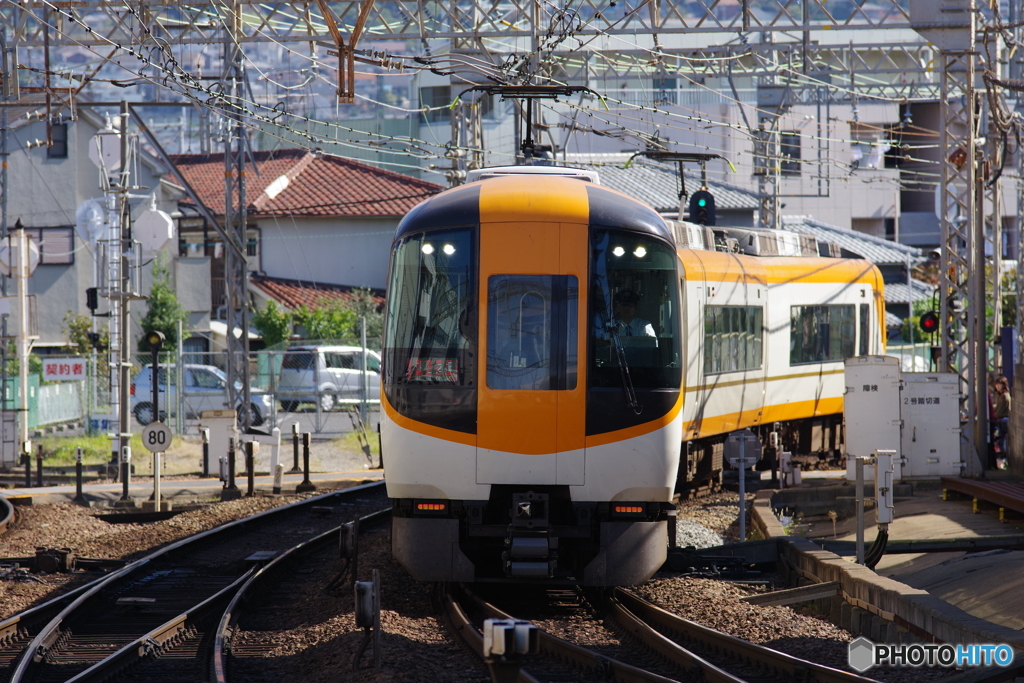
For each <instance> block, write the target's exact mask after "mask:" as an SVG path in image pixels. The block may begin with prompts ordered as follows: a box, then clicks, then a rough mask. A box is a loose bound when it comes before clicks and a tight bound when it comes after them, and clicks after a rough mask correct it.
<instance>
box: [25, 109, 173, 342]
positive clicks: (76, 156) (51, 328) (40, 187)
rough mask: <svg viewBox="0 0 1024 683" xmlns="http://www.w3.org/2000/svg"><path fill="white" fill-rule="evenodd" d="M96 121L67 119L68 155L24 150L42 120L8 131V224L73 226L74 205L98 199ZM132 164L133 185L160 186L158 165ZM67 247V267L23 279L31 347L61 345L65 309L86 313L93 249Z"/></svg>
mask: <svg viewBox="0 0 1024 683" xmlns="http://www.w3.org/2000/svg"><path fill="white" fill-rule="evenodd" d="M100 125H101V119H99V118H97V117H95V116H92V115H90V114H88V113H85V112H82V115H81V116H80V117H79V119H78V121H76V122H71V123H68V155H67V158H62V159H50V158H47V152H46V148H45V147H41V148H36V149H25V145H26V143H28V142H30V141H33V140H42V139H45V138H46V127H45V124H44V123H42V122H39V121H37V122H34V123H31V124H26V125H24V126H21V127H18V128H15V129H13V130H11V131H10V132H9V133H8V135H9V140H8V149H11V150H13V151H12V152H11V154H10V157H9V159H8V162H9V168H8V187H7V188H6V192H7V197H8V200H7V225H8V227H12V226H13V225H14V224H15V222H16V221H18V220H19V219H20V220H21V222H22V224H23V225H24V226H25V227H27V228H53V227H73V226H74V225H75V212H76V210H77V208H78V206H79V204H81V203H82V202H83V201H85V200H86V199H100V198H102V197H103V191H102V189H101V188H100V172H99V170H98V169H97V168H96V166H94V165H93V163H92V162H91V161H90V160H89V157H88V144H89V141H90V139H91V138H92V136H93V135H94V134H95V133H96V132H97V131H98V130H99V128H100ZM137 168H138V170H139V173H138V175H137V176H134V177H133V178H132V183H133V184H134V185H137V186H141V187H148V188H153V189H154V190H156V191H160V190H161V189H162V188H161V184H160V176H159V175H158V174H157V173H156V171H157V170H158V169H156V168H154V167H153V166H151V165H148V164H146V163H140V164H138V166H137ZM133 170H135V166H133ZM152 191H153V190H140V191H138V192H137V193H138V194H139V195H142V194H144V193H151V192H152ZM130 203H131V206H132V213H133V215H136V216H137V215H138V214H139V213H141V212H142V211H143V210H145V208H148V200H146V199H143V198H141V197H140V198H137V199H132V200H131V201H130ZM158 206H159V207H160V208H162V209H163V210H165V211H173V210H174V203H173V201H167V200H166V198H164V201H161V202H160V203H159V204H158ZM73 249H74V262H73V263H72V264H71V265H41V266H39V267H38V268H37V269H36V271H35V272H34V273H33V275H32V277H31V279H30V280H29V293H30V294H34V295H35V296H36V299H37V308H38V320H37V326H38V330H39V340H38V341H37V342H36V345H37V346H61V345H63V344H64V342H65V340H64V335H63V333H62V331H61V328H62V326H63V319H64V316H65V315H67V313H68V311H72V312H74V313H78V314H82V315H86V314H88V312H89V311H88V309H87V308H86V307H85V290H86V288H87V287H91V286H93V285H95V284H96V283H95V277H96V276H95V268H96V266H95V261H94V250H93V247H92V245H90V244H89V243H87V242H85V241H83V240H82V238H81V237H80V236H79V235H77V234H75V236H74V241H73ZM106 306H107V303H106V301H103V300H101V301H100V310H101V311H102V310H106ZM135 308H136V310H138V309H139V308H140V307H139V306H138V305H136V306H135ZM143 310H144V309H143Z"/></svg>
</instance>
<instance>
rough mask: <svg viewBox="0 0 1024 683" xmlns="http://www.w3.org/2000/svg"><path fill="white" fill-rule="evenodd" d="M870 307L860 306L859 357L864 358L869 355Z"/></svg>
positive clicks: (867, 305) (866, 305) (868, 305)
mask: <svg viewBox="0 0 1024 683" xmlns="http://www.w3.org/2000/svg"><path fill="white" fill-rule="evenodd" d="M870 341H871V305H870V304H861V305H860V355H862V356H866V355H868V354H869V353H871V350H870Z"/></svg>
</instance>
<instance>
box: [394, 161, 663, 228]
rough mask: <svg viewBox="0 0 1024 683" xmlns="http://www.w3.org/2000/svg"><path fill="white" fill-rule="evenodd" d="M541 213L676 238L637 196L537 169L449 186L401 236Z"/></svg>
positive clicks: (416, 212)
mask: <svg viewBox="0 0 1024 683" xmlns="http://www.w3.org/2000/svg"><path fill="white" fill-rule="evenodd" d="M523 168H535V167H528V166H527V167H523ZM539 168H553V167H539ZM499 216H500V218H498V217H499ZM538 219H539V220H546V221H552V222H587V223H590V224H592V225H605V226H610V227H617V228H625V229H629V230H634V231H636V232H642V233H647V234H650V235H655V236H657V237H660V238H661V239H663V240H665V241H666V242H668V243H670V244H673V243H674V242H675V240H674V236H673V234H672V230H671V229H670V228H669V226H668V225H667V224H666V223H665V219H664V218H662V217H661V216H660V215H658V213H657V212H656V211H655V210H654V209H652V208H651V207H649V206H647V205H646V204H644V203H643V202H640V201H638V200H636V199H634V198H633V197H630V196H628V195H625V194H623V193H621V192H618V191H616V190H612V189H610V188H607V187H601V186H600V185H596V184H594V183H593V182H589V181H585V180H582V179H580V178H578V177H576V176H571V175H569V176H566V175H561V174H554V175H551V174H547V173H532V172H531V173H509V174H501V175H496V176H494V177H491V178H487V179H484V180H480V181H477V182H473V183H469V184H466V185H460V186H458V187H454V188H451V189H449V190H445V191H444V192H442V193H440V194H438V195H435V196H434V197H431V198H430V199H428V200H426V201H424V202H422V203H421V204H419V205H418V206H417V207H416V208H414V209H413V210H412V211H410V212H409V213H408V214H407V215H406V217H405V218H403V219H402V222H401V223H399V225H398V230H397V232H396V233H395V238H396V239H399V238H401V237H402V236H404V235H406V234H409V233H414V232H419V231H422V230H434V229H439V228H446V227H448V228H457V227H466V226H475V225H479V224H480V222H481V221H494V220H499V221H514V220H538Z"/></svg>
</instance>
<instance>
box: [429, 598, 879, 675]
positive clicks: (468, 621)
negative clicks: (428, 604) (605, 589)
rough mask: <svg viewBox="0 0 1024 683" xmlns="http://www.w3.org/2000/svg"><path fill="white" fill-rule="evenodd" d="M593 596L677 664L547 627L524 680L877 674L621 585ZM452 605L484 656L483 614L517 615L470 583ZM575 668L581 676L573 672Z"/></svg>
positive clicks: (623, 626) (624, 627)
mask: <svg viewBox="0 0 1024 683" xmlns="http://www.w3.org/2000/svg"><path fill="white" fill-rule="evenodd" d="M591 602H592V604H594V605H596V606H597V607H598V608H599V610H600V611H601V612H602V614H603V616H604V617H605V623H606V624H607V623H608V622H609V621H611V622H613V623H614V624H615V625H616V627H617V629H618V630H620V631H624V632H627V633H629V634H630V635H632V636H633V637H634V638H635V640H636V641H637V642H638V643H639V644H641V645H642V646H643V648H645V649H646V650H647V651H649V652H651V653H655V654H656V655H657V656H658V657H659V658H660V659H662V660H663V661H665V662H667V663H668V666H669V667H670V668H671V669H672V671H671V672H665V671H664V670H663V669H662V667H660V666H659V667H657V668H658V669H659V670H658V671H654V670H650V668H648V667H645V666H637V665H633V664H630V663H627V662H625V661H621V660H620V659H616V658H613V657H609V656H607V655H605V654H602V653H601V652H598V651H596V650H594V649H592V648H588V647H583V646H581V645H577V644H575V643H570V642H568V641H566V640H563V639H561V638H558V637H556V636H554V635H551V634H550V633H546V632H543V631H542V632H541V633H540V655H539V656H538V657H536V658H534V657H530V658H527V659H525V660H524V661H523V666H522V668H521V669H520V672H519V678H518V680H519V681H522V682H524V683H525V682H529V681H536V680H595V681H596V680H600V681H606V680H610V681H619V682H622V683H655V682H657V683H665V682H666V681H693V680H700V681H706V682H707V683H776V682H777V683H792V681H793V680H801V681H817V682H818V683H869V682H870V681H872V680H873V679H870V678H865V677H863V676H858V675H856V674H852V673H848V672H845V671H840V670H837V669H832V668H830V667H826V666H823V665H820V664H816V663H814V662H808V661H805V660H800V659H797V658H795V657H791V656H789V655H786V654H783V653H780V652H777V651H775V650H771V649H769V648H765V647H762V646H759V645H755V644H753V643H748V642H746V641H744V640H740V639H738V638H734V637H732V636H728V635H725V634H723V633H720V632H718V631H714V630H713V629H709V628H706V627H703V626H700V625H698V624H695V623H693V622H690V621H687V620H685V619H682V618H680V617H678V616H676V615H673V614H670V613H668V612H666V611H665V610H662V609H660V608H658V607H656V606H654V605H651V604H650V603H647V602H646V601H644V600H641V599H640V598H637V597H635V596H633V595H631V594H629V593H627V592H625V591H621V590H618V589H615V590H613V591H612V592H611V593H609V594H607V595H605V596H596V597H594V598H592V600H591ZM445 607H446V609H447V611H448V614H449V616H450V617H451V619H452V622H453V623H454V624H455V627H456V629H457V630H458V632H459V633H460V635H462V637H463V639H464V640H466V642H467V643H468V644H469V645H470V646H471V647H472V648H473V649H474V651H476V652H478V653H480V655H481V656H483V652H482V647H483V637H482V634H481V630H480V628H479V627H478V626H479V624H481V623H482V621H483V620H484V619H511V618H515V617H514V616H513V615H510V614H508V613H507V612H505V611H503V610H502V609H500V608H499V607H497V606H496V605H494V604H491V603H489V602H487V601H486V600H484V599H483V598H481V597H480V596H478V595H475V594H474V593H473V592H472V590H471V589H469V588H466V587H464V586H463V587H461V588H459V589H458V590H453V591H451V592H449V593H448V594H447V595H446V605H445ZM470 615H472V616H470ZM684 643H685V644H684ZM638 656H639V657H640V658H642V659H647V657H643V656H642V655H638ZM630 659H632V657H630ZM567 668H568V669H569V670H568V671H566V669H567ZM574 674H575V676H576V678H572V677H571V676H573V675H574Z"/></svg>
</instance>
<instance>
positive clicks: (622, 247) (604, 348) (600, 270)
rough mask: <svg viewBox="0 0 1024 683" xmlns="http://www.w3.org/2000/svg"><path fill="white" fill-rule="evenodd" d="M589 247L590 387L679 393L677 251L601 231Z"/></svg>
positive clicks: (632, 235)
mask: <svg viewBox="0 0 1024 683" xmlns="http://www.w3.org/2000/svg"><path fill="white" fill-rule="evenodd" d="M590 244H591V255H590V273H591V282H590V306H591V309H590V310H591V315H592V320H593V322H592V325H591V330H590V349H591V351H590V368H589V384H590V387H591V388H596V387H624V388H626V390H627V395H628V394H630V393H631V391H632V390H634V389H636V390H642V389H662V388H675V389H678V388H679V385H680V382H681V379H682V375H681V372H682V363H681V361H680V356H681V354H680V339H679V337H680V332H679V288H678V285H677V284H676V283H677V276H676V273H677V267H676V255H675V252H674V251H673V249H672V248H671V247H670V246H669V245H667V244H665V243H664V242H662V241H660V240H657V239H654V238H652V237H650V236H647V235H643V234H639V233H635V232H627V231H623V230H613V229H606V228H600V227H594V228H592V229H591V242H590Z"/></svg>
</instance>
